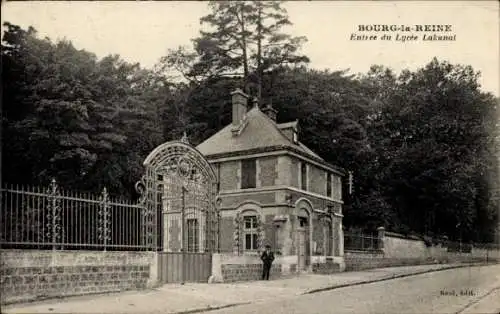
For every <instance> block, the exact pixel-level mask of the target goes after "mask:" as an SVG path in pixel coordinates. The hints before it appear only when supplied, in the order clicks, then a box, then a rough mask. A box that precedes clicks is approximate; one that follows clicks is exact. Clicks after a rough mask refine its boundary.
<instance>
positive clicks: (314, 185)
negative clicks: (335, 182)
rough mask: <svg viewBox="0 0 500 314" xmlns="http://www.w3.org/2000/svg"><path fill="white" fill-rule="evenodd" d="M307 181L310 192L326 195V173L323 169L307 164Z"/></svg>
mask: <svg viewBox="0 0 500 314" xmlns="http://www.w3.org/2000/svg"><path fill="white" fill-rule="evenodd" d="M308 181H309V182H308V187H309V191H310V192H313V193H316V194H320V195H326V173H325V171H324V170H321V169H319V168H318V167H315V166H313V165H309V177H308Z"/></svg>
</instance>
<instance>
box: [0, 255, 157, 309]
mask: <svg viewBox="0 0 500 314" xmlns="http://www.w3.org/2000/svg"><path fill="white" fill-rule="evenodd" d="M1 255H2V267H1V289H2V290H1V292H2V295H1V302H2V304H9V303H15V302H25V301H32V300H39V299H44V298H51V297H61V296H73V295H83V294H92V293H103V292H116V291H123V290H131V289H144V288H148V287H152V286H154V285H156V280H157V279H156V277H157V256H156V253H154V252H95V251H54V252H53V251H35V250H2V252H1Z"/></svg>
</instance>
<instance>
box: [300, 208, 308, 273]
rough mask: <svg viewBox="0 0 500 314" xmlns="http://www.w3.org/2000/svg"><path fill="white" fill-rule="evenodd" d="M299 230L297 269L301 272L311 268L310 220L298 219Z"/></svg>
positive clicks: (301, 217)
mask: <svg viewBox="0 0 500 314" xmlns="http://www.w3.org/2000/svg"><path fill="white" fill-rule="evenodd" d="M298 224H299V226H298V228H297V251H298V252H297V255H298V261H297V268H298V270H299V271H304V270H307V268H308V266H309V255H310V254H309V219H308V218H307V217H304V216H299V217H298Z"/></svg>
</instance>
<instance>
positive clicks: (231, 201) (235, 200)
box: [221, 192, 276, 209]
mask: <svg viewBox="0 0 500 314" xmlns="http://www.w3.org/2000/svg"><path fill="white" fill-rule="evenodd" d="M275 194H276V193H275V192H258V193H245V194H243V195H222V196H221V207H222V208H232V209H234V208H236V207H237V206H238V205H240V204H241V203H243V202H245V201H248V200H252V201H255V202H259V203H261V204H274V203H275V202H276V196H275Z"/></svg>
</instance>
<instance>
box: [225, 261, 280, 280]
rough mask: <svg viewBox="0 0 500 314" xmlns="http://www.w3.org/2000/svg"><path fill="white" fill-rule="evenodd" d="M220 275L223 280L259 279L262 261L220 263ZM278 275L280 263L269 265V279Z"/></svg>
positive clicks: (278, 276)
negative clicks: (253, 262)
mask: <svg viewBox="0 0 500 314" xmlns="http://www.w3.org/2000/svg"><path fill="white" fill-rule="evenodd" d="M222 276H223V277H224V282H235V281H251V280H259V279H261V278H262V263H255V264H228V265H222ZM280 277H281V265H280V264H276V263H274V264H273V265H272V266H271V271H270V273H269V279H270V280H271V279H277V278H280Z"/></svg>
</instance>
